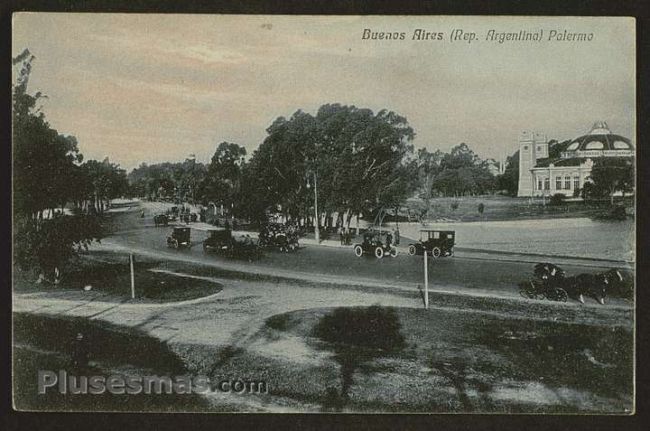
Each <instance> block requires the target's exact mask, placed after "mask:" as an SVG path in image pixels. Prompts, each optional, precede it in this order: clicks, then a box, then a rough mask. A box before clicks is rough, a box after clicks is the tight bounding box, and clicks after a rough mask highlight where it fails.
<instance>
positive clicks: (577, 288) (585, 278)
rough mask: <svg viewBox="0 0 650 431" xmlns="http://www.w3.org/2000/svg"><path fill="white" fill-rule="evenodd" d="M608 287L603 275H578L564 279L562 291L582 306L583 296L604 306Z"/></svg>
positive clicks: (607, 281)
mask: <svg viewBox="0 0 650 431" xmlns="http://www.w3.org/2000/svg"><path fill="white" fill-rule="evenodd" d="M609 287H610V285H609V279H608V277H607V276H606V275H605V274H578V275H576V276H573V277H567V278H565V279H564V290H566V291H567V293H568V294H569V297H571V298H574V299H577V300H578V301H580V302H582V303H583V304H584V303H585V296H589V297H591V298H594V299H595V300H596V301H598V302H599V303H600V304H601V305H605V298H606V297H607V291H608V288H609Z"/></svg>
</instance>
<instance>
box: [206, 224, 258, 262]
mask: <svg viewBox="0 0 650 431" xmlns="http://www.w3.org/2000/svg"><path fill="white" fill-rule="evenodd" d="M203 250H204V251H206V252H209V251H214V252H217V253H220V254H224V255H226V256H231V257H236V256H242V257H251V256H258V255H259V248H258V247H257V244H255V241H253V239H252V238H251V237H250V236H249V235H247V234H244V235H239V236H237V237H235V236H233V234H232V231H231V230H230V229H212V230H210V231H208V238H207V239H206V240H205V241H203Z"/></svg>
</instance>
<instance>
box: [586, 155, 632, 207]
mask: <svg viewBox="0 0 650 431" xmlns="http://www.w3.org/2000/svg"><path fill="white" fill-rule="evenodd" d="M590 179H591V181H592V182H593V187H591V192H592V193H594V194H595V195H601V196H608V197H609V198H610V203H611V204H612V205H614V193H616V192H617V191H620V192H622V193H626V192H631V191H632V190H633V189H634V166H633V162H632V160H631V159H625V158H604V157H603V158H599V159H596V160H595V161H594V165H593V167H592V168H591V175H590ZM585 185H586V184H585Z"/></svg>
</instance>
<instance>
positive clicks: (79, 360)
mask: <svg viewBox="0 0 650 431" xmlns="http://www.w3.org/2000/svg"><path fill="white" fill-rule="evenodd" d="M72 366H73V368H74V369H75V370H84V369H85V368H86V367H87V366H88V341H87V340H86V337H84V334H83V333H81V332H78V333H77V336H76V337H75V339H74V340H73V341H72Z"/></svg>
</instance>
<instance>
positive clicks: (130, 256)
mask: <svg viewBox="0 0 650 431" xmlns="http://www.w3.org/2000/svg"><path fill="white" fill-rule="evenodd" d="M129 264H130V266H131V299H135V274H134V271H133V253H131V254H129Z"/></svg>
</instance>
